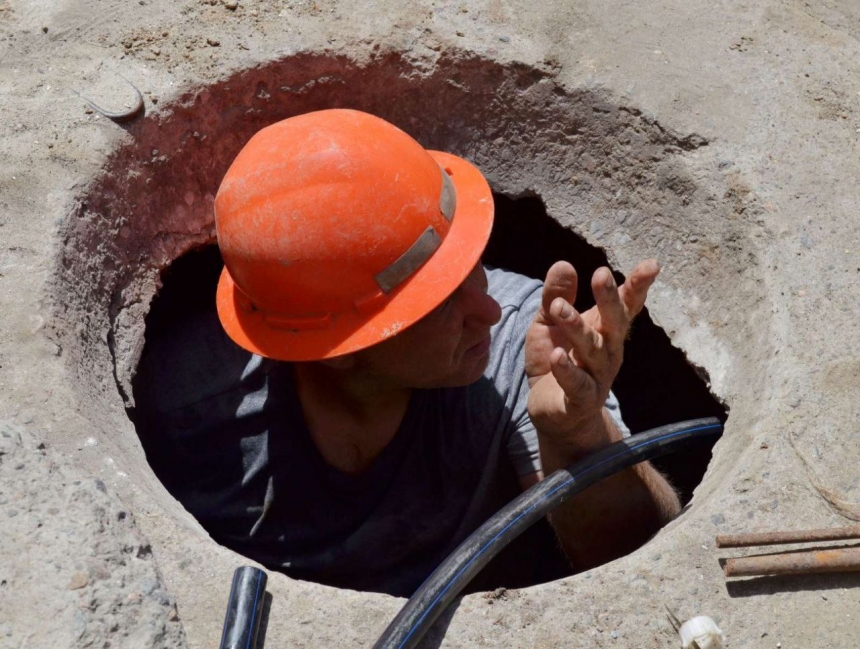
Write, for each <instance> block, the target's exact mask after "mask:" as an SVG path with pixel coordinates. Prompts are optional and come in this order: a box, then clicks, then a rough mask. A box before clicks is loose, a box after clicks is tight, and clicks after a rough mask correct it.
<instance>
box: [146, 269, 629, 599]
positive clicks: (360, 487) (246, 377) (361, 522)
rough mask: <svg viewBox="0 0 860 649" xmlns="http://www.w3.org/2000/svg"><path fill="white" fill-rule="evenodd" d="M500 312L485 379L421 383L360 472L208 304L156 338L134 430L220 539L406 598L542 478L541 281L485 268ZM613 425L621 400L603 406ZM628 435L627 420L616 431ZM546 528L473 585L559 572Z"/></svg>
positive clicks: (291, 568)
mask: <svg viewBox="0 0 860 649" xmlns="http://www.w3.org/2000/svg"><path fill="white" fill-rule="evenodd" d="M488 280H489V291H490V294H491V295H492V296H493V297H494V298H495V299H496V300H497V301H498V302H499V304H500V305H501V307H502V318H501V320H500V321H499V323H498V324H497V325H495V326H494V327H493V330H492V347H491V351H490V362H489V365H488V367H487V370H486V372H485V373H484V376H483V377H482V378H481V379H480V380H479V381H477V382H476V383H474V384H472V385H469V386H466V387H461V388H444V389H430V390H415V391H414V392H413V396H412V398H411V401H410V403H409V406H408V408H407V411H406V415H405V417H404V419H403V422H402V423H401V426H400V428H399V430H398V432H397V434H396V435H395V437H394V439H393V440H392V441H391V442H390V443H389V445H388V446H387V447H386V448H385V449H384V450H383V451H382V453H381V454H380V455H379V456H378V457H377V458H376V459H375V460H374V461H373V463H372V464H371V466H370V467H369V468H368V469H367V470H366V471H364V472H363V473H361V474H359V475H348V474H344V473H342V472H340V471H338V470H337V469H334V468H332V467H331V466H329V465H327V464H326V463H325V461H324V460H323V458H322V457H321V455H320V454H319V452H318V451H317V449H316V446H315V445H314V444H313V442H312V440H311V438H310V435H309V433H308V430H307V428H306V426H305V423H304V419H303V416H302V411H301V406H300V404H299V401H298V398H297V396H296V393H295V390H294V388H293V368H292V365H291V364H289V363H283V362H277V361H272V360H269V359H264V358H261V357H259V356H255V355H252V354H250V353H248V352H245V351H244V350H242V349H241V348H239V347H238V346H236V345H235V344H234V343H232V341H230V340H229V338H227V336H226V334H225V333H224V332H223V330H222V328H221V326H220V323H219V322H218V319H217V316H216V315H215V313H214V309H213V310H212V311H211V312H207V313H202V314H201V313H198V314H195V315H194V316H193V317H191V318H189V319H186V320H185V321H183V322H180V323H177V324H176V325H175V326H174V327H173V328H172V329H171V330H170V332H169V335H161V336H159V337H158V338H156V339H152V340H150V339H149V338H148V339H147V348H146V351H145V354H144V358H143V359H142V360H141V364H140V368H139V376H138V379H137V380H136V385H137V386H139V387H138V389H137V391H136V398H137V410H138V414H137V417H136V423H137V424H138V430H139V433H140V435H141V439H142V441H143V443H144V447H145V449H146V451H147V456H148V457H149V459H150V462H151V464H152V465H153V468H154V470H155V471H156V473H157V475H158V476H159V477H160V478H161V480H162V481H163V482H164V484H165V486H166V487H167V488H168V490H169V491H170V492H171V494H173V496H174V497H176V498H177V500H179V501H180V502H181V503H182V504H183V505H184V506H185V507H186V509H188V511H189V512H191V513H192V514H193V515H194V516H195V517H196V518H197V519H198V520H199V521H200V523H201V524H202V525H203V526H204V528H206V530H207V531H208V532H209V533H210V534H211V535H212V537H213V538H214V539H215V540H216V541H218V542H219V543H221V544H223V545H225V546H227V547H229V548H232V549H233V550H235V551H237V552H239V553H241V554H243V555H245V556H248V557H250V558H252V559H254V560H256V561H259V562H260V563H262V564H263V565H265V566H268V567H270V568H274V569H279V570H282V571H284V572H286V573H287V574H289V575H291V576H294V577H296V578H300V579H308V580H312V581H318V582H322V583H326V584H330V585H334V586H340V587H346V588H353V589H357V590H371V591H380V592H387V593H391V594H395V595H403V596H407V595H410V594H411V593H412V592H413V591H414V590H415V589H416V588H417V587H418V586H419V585H420V584H421V582H422V581H423V580H424V579H425V578H426V577H427V576H428V575H429V574H430V572H432V571H433V569H434V568H435V567H436V566H437V565H438V564H439V563H441V561H442V560H443V559H444V558H445V557H446V556H447V555H448V554H449V553H450V552H451V551H452V550H453V549H454V548H456V547H457V545H459V544H460V542H462V541H463V540H464V539H465V538H466V537H467V536H468V535H469V534H470V533H471V532H473V531H474V530H475V529H476V528H477V527H478V526H479V525H480V524H481V523H483V522H484V521H485V520H486V519H487V518H489V517H490V516H491V515H492V514H493V513H495V512H496V511H497V510H498V509H499V508H501V507H502V506H503V505H504V504H506V503H507V502H508V501H510V500H511V499H512V498H514V497H515V496H516V495H517V494H518V493H519V491H520V490H519V485H518V481H517V477H518V476H522V475H526V474H529V473H533V472H534V471H537V470H539V468H540V461H539V456H538V446H537V438H536V434H535V431H534V427H533V425H532V423H531V421H530V419H529V417H528V412H527V409H526V403H527V397H528V385H527V382H526V378H525V373H524V358H523V345H524V342H525V334H526V331H527V329H528V326H529V324H530V323H531V321H532V319H533V318H534V314H535V312H536V310H537V308H538V307H539V305H540V292H541V287H542V285H541V283H540V282H538V281H535V280H531V279H528V278H525V277H523V276H521V275H516V274H514V273H510V272H506V271H501V270H488ZM608 406H609V407H610V410H611V412H613V414H614V415H616V419H617V420H618V421H619V423H620V418H618V417H617V415H618V412H617V404H616V403H615V402H614V398H611V399H610V402H609V403H608ZM621 425H622V426H623V424H621ZM564 571H565V566H564V561H563V559H562V558H561V554H560V552H559V550H558V549H557V544H556V542H555V539H554V537H553V535H552V533H551V532H550V531H549V528H548V526H546V525H545V524H542V525H540V526H538V527H537V529H534V530H533V531H532V532H531V533H529V534H526V535H524V538H521V539H519V540H518V541H517V542H516V543H515V544H514V545H513V546H512V547H511V548H510V549H509V550H508V551H507V552H506V553H504V554H503V555H500V557H499V558H497V560H496V561H494V562H493V563H492V564H491V566H489V567H488V568H487V569H486V570H485V571H484V574H483V575H482V576H481V579H480V580H479V581H478V583H477V584H476V587H487V588H489V587H497V586H499V585H505V586H520V585H525V584H526V583H530V582H536V581H545V580H547V579H551V578H556V577H559V576H561V575H562V574H563V573H564Z"/></svg>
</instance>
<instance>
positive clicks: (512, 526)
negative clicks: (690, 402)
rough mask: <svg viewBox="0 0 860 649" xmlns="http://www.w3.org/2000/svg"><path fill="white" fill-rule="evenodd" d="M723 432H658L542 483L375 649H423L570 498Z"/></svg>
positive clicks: (448, 564) (495, 522)
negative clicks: (433, 629)
mask: <svg viewBox="0 0 860 649" xmlns="http://www.w3.org/2000/svg"><path fill="white" fill-rule="evenodd" d="M722 430H723V426H722V424H721V423H720V422H719V420H718V419H716V418H714V417H708V418H706V419H692V420H689V421H684V422H680V423H677V424H671V425H669V426H661V427H660V428H653V429H651V430H649V431H646V432H644V433H639V434H637V435H634V436H632V437H628V438H626V439H623V440H621V441H620V442H615V443H614V444H610V445H609V446H607V447H606V448H604V449H602V450H600V451H598V452H597V453H593V454H592V455H590V456H588V457H587V458H585V459H583V460H582V461H580V462H577V463H576V464H573V465H571V466H569V467H567V468H566V469H560V470H558V471H556V472H555V473H553V474H552V475H551V476H549V477H548V478H545V479H544V480H541V481H540V482H539V483H538V484H536V485H534V486H533V487H531V488H530V489H528V490H526V491H524V492H523V493H522V494H520V495H519V496H517V497H516V498H515V499H514V500H512V501H511V502H510V503H508V504H507V505H506V506H505V507H503V508H502V509H501V510H499V512H498V513H497V514H496V515H495V516H493V517H492V518H490V519H489V520H488V521H487V522H486V523H484V524H483V525H482V526H481V527H479V528H478V529H477V530H476V531H475V532H473V533H472V535H471V536H470V537H469V538H467V539H466V540H465V541H463V542H462V543H461V544H460V546H459V547H458V548H457V549H456V550H454V552H453V553H452V554H451V555H450V556H449V557H448V558H447V559H445V561H443V562H442V564H441V565H440V566H439V567H438V568H436V570H435V571H434V572H433V574H431V575H430V576H429V577H428V578H427V580H426V581H425V582H424V583H423V584H422V585H421V586H420V587H419V588H418V590H417V591H415V593H414V594H413V595H412V597H411V598H410V599H409V601H408V602H406V605H405V606H404V607H403V608H402V609H401V610H400V612H399V613H398V614H397V616H396V617H395V618H394V620H392V622H391V624H389V625H388V628H386V629H385V631H384V632H383V634H382V635H381V636H380V638H379V640H377V641H376V644H375V645H374V649H391V648H393V647H397V648H398V649H400V648H402V647H414V646H415V645H416V644H418V642H419V641H420V640H421V638H422V637H424V634H425V633H426V632H427V630H428V629H429V628H430V626H431V625H432V624H433V622H435V621H436V618H438V617H439V615H441V614H442V611H444V610H445V609H446V608H447V607H448V605H449V604H450V603H451V601H452V600H453V599H454V598H455V597H457V595H459V594H460V592H461V591H462V590H463V588H465V587H466V585H467V584H468V583H469V582H470V581H471V580H472V579H473V578H474V577H475V575H477V574H478V573H479V572H480V571H481V569H482V568H483V567H484V566H485V565H487V563H489V561H490V559H492V558H493V557H494V556H496V555H497V554H498V553H499V552H500V551H501V550H502V548H504V547H505V546H506V545H507V544H508V543H510V542H511V541H512V540H513V539H515V538H516V537H517V536H519V535H520V534H522V532H524V531H525V530H526V529H528V528H529V527H530V526H531V525H533V524H534V523H535V522H537V521H538V520H539V519H541V518H542V517H543V516H545V515H546V514H547V513H548V512H550V511H552V510H553V509H555V508H556V507H558V506H559V505H560V504H561V503H563V502H564V501H565V500H567V499H568V498H570V497H571V496H574V495H576V494H577V493H579V492H580V491H583V490H584V489H586V488H587V487H590V486H591V485H593V484H594V483H595V482H598V481H600V480H602V479H603V478H606V477H608V476H610V475H612V474H614V473H617V472H618V471H621V470H623V469H627V468H629V467H631V466H633V465H634V464H638V463H639V462H644V461H645V460H650V459H652V458H655V457H660V456H661V455H667V454H668V453H671V452H673V451H676V450H678V449H679V448H681V447H683V446H685V445H687V444H689V443H690V442H691V441H695V440H698V439H701V438H702V437H707V436H711V435H719V434H720V433H722Z"/></svg>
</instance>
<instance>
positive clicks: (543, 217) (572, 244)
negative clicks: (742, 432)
mask: <svg viewBox="0 0 860 649" xmlns="http://www.w3.org/2000/svg"><path fill="white" fill-rule="evenodd" d="M493 198H494V200H495V205H496V220H495V223H494V224H493V233H492V236H491V237H490V243H489V245H488V246H487V249H486V251H485V252H484V256H483V260H484V263H486V264H489V265H491V266H498V267H501V268H507V269H509V270H513V271H516V272H518V273H522V274H523V275H528V276H530V277H534V278H536V279H541V280H543V279H544V277H546V272H547V271H548V270H549V268H550V266H552V265H553V264H554V263H555V262H556V261H559V260H566V261H569V262H570V263H571V264H573V266H574V268H576V270H577V273H578V275H579V286H578V289H577V299H576V304H575V306H576V308H577V309H578V310H579V311H585V310H587V309H589V308H591V307H592V306H594V300H593V298H592V296H591V276H592V274H593V273H594V271H595V270H597V269H598V268H599V267H600V266H606V265H608V263H607V259H606V255H605V253H604V252H603V251H602V250H600V249H598V248H595V247H594V246H591V245H589V244H588V243H587V242H586V241H585V240H584V239H582V238H581V237H579V236H578V235H576V234H575V233H574V232H572V231H570V230H568V229H567V228H565V227H564V226H562V225H560V224H559V223H558V222H556V221H555V220H553V219H552V218H551V217H550V216H549V215H547V213H546V208H545V207H544V204H543V201H541V200H540V199H539V198H537V197H526V198H520V199H517V200H513V199H510V198H508V197H506V196H503V195H501V194H493ZM658 261H659V260H658ZM613 273H614V275H615V278H616V280H617V281H619V283H620V282H622V281H623V280H624V275H622V274H621V273H619V272H617V271H615V270H614V269H613ZM624 355H625V356H624V364H623V365H622V367H621V371H620V373H619V375H618V377H617V379H616V381H615V384H614V385H613V390H614V392H615V394H616V395H617V396H618V400H619V402H620V403H621V410H622V414H623V416H624V421H625V423H626V424H627V426H628V427H629V428H630V430H631V431H632V432H634V433H636V432H642V431H644V430H648V429H650V428H656V427H657V426H663V425H666V424H671V423H675V422H679V421H684V420H687V419H696V418H698V417H717V418H718V419H719V420H720V421H721V422H723V423H725V421H726V418H727V412H726V409H725V408H724V407H723V406H721V405H720V403H719V402H718V401H717V400H716V399H714V397H713V395H711V393H710V392H709V391H708V387H707V384H706V383H705V381H703V380H702V378H701V377H700V376H699V375H698V374H697V372H696V370H695V369H694V368H693V367H692V366H691V365H690V364H689V363H688V362H687V360H686V358H685V357H684V354H683V352H681V350H679V349H677V348H676V347H674V346H673V345H672V343H671V341H670V340H669V337H668V336H667V335H666V333H665V332H664V331H663V330H662V329H661V328H660V327H658V326H656V325H655V324H654V323H653V322H652V320H651V318H650V316H649V315H648V310H647V309H645V310H644V311H643V312H642V313H641V314H640V315H639V317H638V318H637V319H636V321H635V322H634V323H633V328H632V331H631V335H630V338H629V340H628V341H627V343H626V345H625V347H624ZM715 443H716V439H708V440H704V441H702V442H699V443H696V444H693V445H692V446H690V447H689V448H688V449H686V450H685V451H683V452H680V453H675V454H673V455H670V456H667V457H663V458H658V459H656V460H653V461H652V463H653V464H654V465H655V466H657V467H658V468H659V469H660V470H661V471H663V472H664V473H665V474H666V475H668V477H669V479H670V480H671V481H672V484H673V485H674V486H675V487H676V488H677V489H678V491H679V493H680V495H681V502H682V503H684V504H686V503H687V502H689V501H690V499H691V498H692V495H693V489H695V487H696V486H697V485H698V484H699V482H701V480H702V476H704V474H705V470H706V469H707V466H708V462H710V459H711V449H712V448H713V445H714V444H715Z"/></svg>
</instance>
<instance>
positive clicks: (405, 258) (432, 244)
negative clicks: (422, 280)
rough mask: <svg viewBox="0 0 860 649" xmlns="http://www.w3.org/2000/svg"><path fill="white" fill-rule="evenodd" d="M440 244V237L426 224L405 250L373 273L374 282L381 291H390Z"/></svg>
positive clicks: (418, 266) (428, 257)
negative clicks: (379, 270) (383, 267)
mask: <svg viewBox="0 0 860 649" xmlns="http://www.w3.org/2000/svg"><path fill="white" fill-rule="evenodd" d="M441 245H442V238H441V237H440V236H439V234H438V233H437V232H436V230H435V229H434V228H433V226H432V225H431V226H428V228H427V229H426V230H424V232H423V233H422V234H421V236H420V237H418V238H417V239H416V240H415V243H413V244H412V245H411V246H409V249H408V250H407V251H406V252H404V253H403V254H402V255H400V257H398V259H397V260H396V261H395V262H394V263H393V264H391V265H390V266H389V267H388V268H386V269H385V270H383V271H381V272H379V273H377V274H376V275H375V277H374V279H375V280H376V284H377V285H378V286H379V288H380V289H381V290H382V292H383V293H390V292H391V291H393V290H394V289H395V288H397V287H398V286H399V285H400V283H401V282H403V281H404V280H405V279H406V278H407V277H409V276H410V275H411V274H412V273H414V272H415V271H416V270H418V269H419V268H420V267H421V266H422V265H423V264H424V262H425V261H427V260H428V259H430V257H431V256H432V255H433V253H434V252H436V250H437V249H438V248H439V246H441Z"/></svg>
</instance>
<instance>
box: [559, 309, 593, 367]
mask: <svg viewBox="0 0 860 649" xmlns="http://www.w3.org/2000/svg"><path fill="white" fill-rule="evenodd" d="M550 317H551V318H552V321H553V323H554V324H555V326H556V327H557V328H558V330H559V331H561V333H562V334H563V336H564V339H565V341H566V342H567V343H568V345H569V346H570V347H571V348H572V349H573V355H574V356H575V357H576V360H577V361H578V362H579V364H580V365H581V366H582V367H584V368H585V369H587V370H589V371H594V370H595V369H596V367H597V366H598V364H599V363H598V358H597V355H598V354H599V353H600V351H601V347H602V344H601V343H602V341H601V339H600V335H599V334H598V333H597V332H596V331H594V329H592V328H591V327H590V326H588V323H586V322H585V320H583V318H582V316H581V315H580V314H579V313H578V312H577V311H576V309H574V308H573V307H572V306H571V305H570V304H569V303H568V302H567V301H566V300H564V298H560V297H559V298H556V299H555V300H553V302H552V304H551V305H550Z"/></svg>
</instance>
